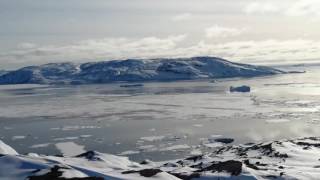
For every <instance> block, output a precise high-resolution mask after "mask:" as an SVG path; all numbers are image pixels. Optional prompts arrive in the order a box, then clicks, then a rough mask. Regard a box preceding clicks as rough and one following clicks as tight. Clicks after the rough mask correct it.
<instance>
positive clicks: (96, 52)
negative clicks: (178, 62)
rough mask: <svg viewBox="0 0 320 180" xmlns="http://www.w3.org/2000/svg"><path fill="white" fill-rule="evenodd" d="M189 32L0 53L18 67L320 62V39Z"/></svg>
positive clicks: (0, 61) (1, 58) (3, 62)
mask: <svg viewBox="0 0 320 180" xmlns="http://www.w3.org/2000/svg"><path fill="white" fill-rule="evenodd" d="M186 37H187V36H186V35H177V36H170V37H167V38H157V37H146V38H141V39H127V38H107V39H102V40H88V41H82V42H79V43H76V44H71V45H65V46H58V45H57V46H55V45H50V46H36V47H34V48H28V49H17V50H12V51H10V52H6V53H2V54H0V65H2V67H3V65H6V66H8V65H11V67H14V66H15V67H17V66H22V65H24V66H25V65H33V64H43V63H48V62H66V61H73V62H90V61H99V60H112V59H126V58H161V57H191V56H218V57H223V58H226V59H229V60H234V61H238V62H245V63H255V64H277V63H303V62H315V61H318V62H319V61H320V41H315V40H306V39H292V40H286V41H280V40H264V41H234V42H226V43H218V44H217V43H210V42H207V41H200V42H197V43H195V44H191V45H189V46H187V45H185V41H186Z"/></svg>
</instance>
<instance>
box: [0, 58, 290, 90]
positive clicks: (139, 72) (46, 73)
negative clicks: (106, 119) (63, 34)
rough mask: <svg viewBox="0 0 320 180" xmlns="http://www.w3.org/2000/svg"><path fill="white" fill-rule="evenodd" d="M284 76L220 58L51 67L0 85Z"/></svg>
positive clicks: (14, 74) (0, 79)
mask: <svg viewBox="0 0 320 180" xmlns="http://www.w3.org/2000/svg"><path fill="white" fill-rule="evenodd" d="M281 73H284V72H283V71H281V70H278V69H274V68H271V67H267V66H255V65H249V64H242V63H234V62H231V61H227V60H225V59H222V58H217V57H206V56H203V57H192V58H159V59H126V60H111V61H100V62H88V63H82V64H79V65H77V64H74V63H70V62H65V63H49V64H44V65H39V66H27V67H23V68H20V69H17V70H14V71H9V72H6V73H4V74H2V75H0V84H97V83H112V82H144V81H175V80H192V79H210V78H232V77H256V76H265V75H274V74H281Z"/></svg>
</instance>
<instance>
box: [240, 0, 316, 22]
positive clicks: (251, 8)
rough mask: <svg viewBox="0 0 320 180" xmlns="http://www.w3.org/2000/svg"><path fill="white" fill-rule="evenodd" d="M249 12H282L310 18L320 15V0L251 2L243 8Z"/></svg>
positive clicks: (286, 14) (287, 14)
mask: <svg viewBox="0 0 320 180" xmlns="http://www.w3.org/2000/svg"><path fill="white" fill-rule="evenodd" d="M243 11H244V12H245V13H247V14H275V13H278V14H282V15H285V16H293V17H298V16H306V17H309V18H310V19H314V18H319V17H320V1H319V0H290V1H269V2H257V1H255V2H251V3H249V4H247V5H246V6H245V7H244V10H243Z"/></svg>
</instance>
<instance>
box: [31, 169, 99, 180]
mask: <svg viewBox="0 0 320 180" xmlns="http://www.w3.org/2000/svg"><path fill="white" fill-rule="evenodd" d="M60 169H67V168H63V167H59V166H54V167H53V168H51V171H50V172H48V173H46V174H44V175H40V176H29V177H28V179H29V180H104V178H102V177H84V178H64V177H61V176H62V174H63V172H62V171H59V170H60ZM37 172H38V171H37Z"/></svg>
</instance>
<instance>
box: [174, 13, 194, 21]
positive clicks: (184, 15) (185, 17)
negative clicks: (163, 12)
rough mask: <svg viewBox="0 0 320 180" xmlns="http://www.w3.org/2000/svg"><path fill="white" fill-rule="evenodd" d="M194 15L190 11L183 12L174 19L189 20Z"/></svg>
mask: <svg viewBox="0 0 320 180" xmlns="http://www.w3.org/2000/svg"><path fill="white" fill-rule="evenodd" d="M191 17H192V14H190V13H183V14H178V15H176V16H174V17H172V20H173V21H185V20H189V19H190V18H191Z"/></svg>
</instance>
